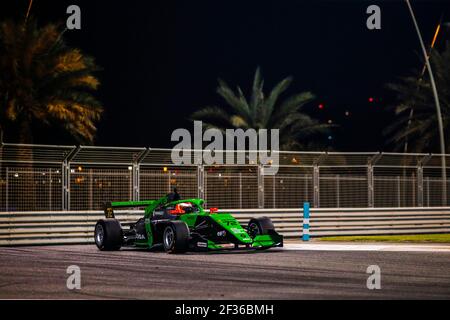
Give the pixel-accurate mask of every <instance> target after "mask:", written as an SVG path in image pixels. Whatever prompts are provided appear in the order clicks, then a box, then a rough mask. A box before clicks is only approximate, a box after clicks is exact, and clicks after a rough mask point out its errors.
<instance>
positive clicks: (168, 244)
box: [163, 221, 189, 253]
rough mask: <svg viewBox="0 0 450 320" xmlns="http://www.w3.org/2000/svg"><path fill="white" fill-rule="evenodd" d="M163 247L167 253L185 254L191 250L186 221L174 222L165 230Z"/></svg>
mask: <svg viewBox="0 0 450 320" xmlns="http://www.w3.org/2000/svg"><path fill="white" fill-rule="evenodd" d="M163 247H164V250H165V251H166V252H167V253H184V252H186V251H187V250H188V248H189V227H188V226H187V224H186V223H185V222H184V221H172V222H170V223H169V224H168V225H167V227H166V228H165V229H164V234H163Z"/></svg>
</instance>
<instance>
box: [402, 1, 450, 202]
mask: <svg viewBox="0 0 450 320" xmlns="http://www.w3.org/2000/svg"><path fill="white" fill-rule="evenodd" d="M405 1H406V4H407V5H408V9H409V12H410V14H411V18H412V20H413V22H414V27H415V28H416V32H417V36H418V37H419V41H420V46H421V48H422V53H423V56H424V57H425V64H426V66H427V69H428V75H429V76H430V83H431V88H432V90H433V96H434V102H435V104H436V117H437V121H438V130H439V140H440V141H439V142H440V147H441V165H442V169H441V175H442V205H443V206H446V205H447V181H446V180H447V169H446V161H445V137H444V125H443V123H442V114H441V105H440V103H439V97H438V93H437V89H436V83H435V81H434V76H433V71H432V70H431V65H430V61H429V58H428V54H427V50H426V48H425V45H424V43H423V40H422V35H421V33H420V29H419V25H418V24H417V20H416V17H415V15H414V11H413V9H412V7H411V3H410V2H409V0H405Z"/></svg>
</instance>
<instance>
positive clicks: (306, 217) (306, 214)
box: [302, 202, 309, 241]
mask: <svg viewBox="0 0 450 320" xmlns="http://www.w3.org/2000/svg"><path fill="white" fill-rule="evenodd" d="M302 238H303V241H309V202H304V203H303V237H302Z"/></svg>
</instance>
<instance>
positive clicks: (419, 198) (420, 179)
mask: <svg viewBox="0 0 450 320" xmlns="http://www.w3.org/2000/svg"><path fill="white" fill-rule="evenodd" d="M431 157H432V156H431V154H428V155H426V156H425V157H423V158H422V159H420V160H419V161H418V162H417V205H418V206H419V207H423V206H424V188H423V166H424V165H425V164H426V163H427V162H428V161H429V160H430V159H431ZM427 182H428V181H427ZM427 190H428V191H429V190H430V189H429V188H427ZM428 199H429V197H428V195H427V203H428V205H429V201H428Z"/></svg>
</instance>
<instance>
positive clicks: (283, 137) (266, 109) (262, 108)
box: [191, 68, 330, 150]
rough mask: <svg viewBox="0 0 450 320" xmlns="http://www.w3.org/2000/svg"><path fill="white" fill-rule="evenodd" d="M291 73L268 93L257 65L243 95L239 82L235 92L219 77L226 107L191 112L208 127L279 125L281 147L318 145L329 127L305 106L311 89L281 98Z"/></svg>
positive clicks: (270, 127)
mask: <svg viewBox="0 0 450 320" xmlns="http://www.w3.org/2000/svg"><path fill="white" fill-rule="evenodd" d="M292 80H293V79H292V77H287V78H285V79H283V80H281V81H280V82H279V83H278V84H277V85H276V86H275V87H274V88H273V89H272V91H271V92H270V93H269V94H268V95H267V96H266V95H264V92H263V86H264V80H263V79H262V77H261V72H260V68H257V69H256V72H255V77H254V80H253V86H252V92H251V95H250V97H249V98H246V97H245V96H244V93H243V92H242V90H241V88H240V87H239V86H238V87H237V90H236V92H235V91H233V90H232V89H231V88H230V87H229V86H228V85H227V83H225V82H224V81H222V80H220V79H219V86H218V87H217V93H218V94H219V95H220V96H221V97H222V98H223V99H224V100H225V102H226V103H227V105H228V106H227V108H225V107H219V106H209V107H206V108H203V109H201V110H199V111H197V112H195V113H194V114H192V116H191V117H192V119H193V120H200V121H203V123H204V126H205V127H209V128H217V129H220V130H222V131H223V130H225V129H238V128H240V129H244V130H246V129H249V128H253V129H255V130H259V129H279V130H280V149H281V150H294V149H303V150H305V149H312V148H317V147H318V146H319V145H320V143H318V139H317V137H318V136H320V135H323V134H324V133H326V132H327V130H328V129H329V127H330V126H329V125H327V124H321V123H319V122H318V121H317V120H315V119H313V118H311V117H310V116H308V115H307V114H305V113H303V112H301V109H302V107H303V106H304V105H305V104H307V103H308V102H310V101H312V100H313V99H314V95H313V94H312V93H311V92H301V93H298V94H295V95H292V96H290V97H288V98H286V99H284V100H283V101H281V102H279V100H280V96H281V95H282V94H283V93H284V92H285V91H286V90H287V89H288V88H289V86H290V85H291V83H292Z"/></svg>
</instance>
